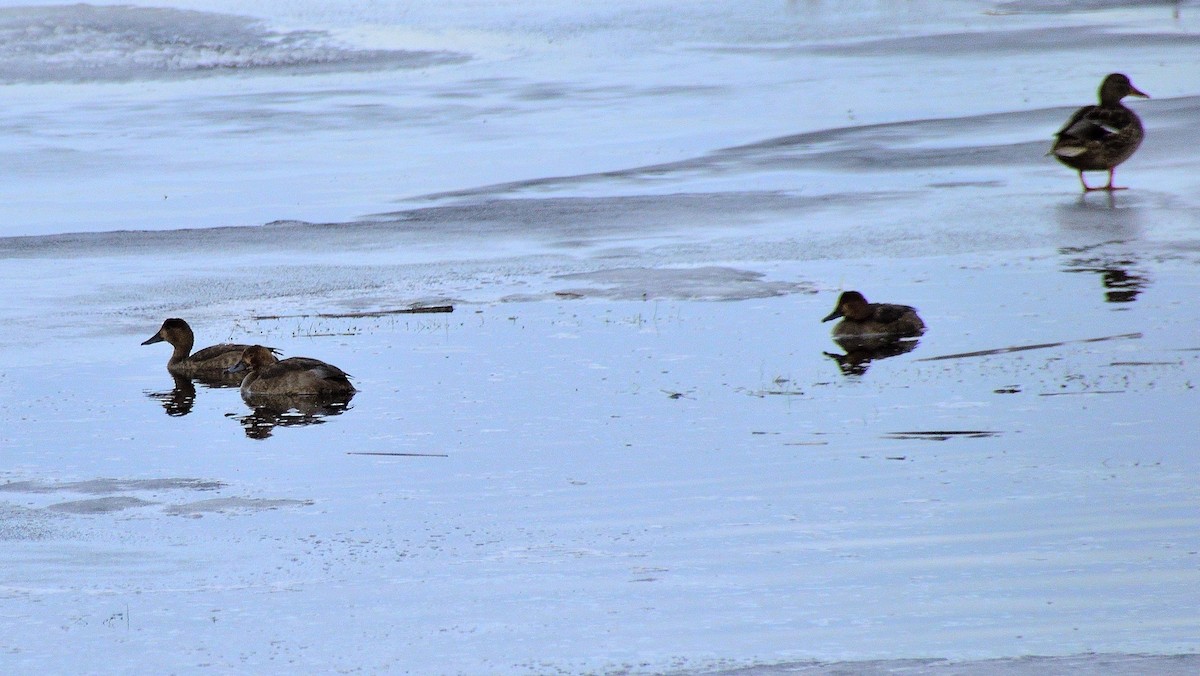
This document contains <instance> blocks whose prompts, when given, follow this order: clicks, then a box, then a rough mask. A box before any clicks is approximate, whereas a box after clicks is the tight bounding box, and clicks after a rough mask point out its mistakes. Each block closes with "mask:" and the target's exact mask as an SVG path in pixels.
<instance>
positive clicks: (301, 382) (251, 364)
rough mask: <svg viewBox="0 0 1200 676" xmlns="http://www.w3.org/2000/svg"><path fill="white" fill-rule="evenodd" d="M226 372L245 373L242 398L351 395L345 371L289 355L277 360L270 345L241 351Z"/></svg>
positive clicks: (323, 363)
mask: <svg viewBox="0 0 1200 676" xmlns="http://www.w3.org/2000/svg"><path fill="white" fill-rule="evenodd" d="M228 372H229V373H243V372H245V373H246V376H245V377H244V378H243V379H242V397H245V398H249V397H254V396H256V395H260V396H261V395H290V396H301V395H315V396H324V397H346V396H349V395H352V394H354V392H355V389H354V386H353V385H351V384H350V380H349V378H350V376H349V375H347V374H346V372H345V371H343V370H341V369H340V368H338V367H336V366H334V365H332V364H326V363H325V362H323V361H321V360H319V359H310V358H308V357H288V358H287V359H284V360H280V359H278V358H277V357H276V356H275V354H274V353H272V352H271V350H270V349H269V348H265V347H263V346H262V345H251V346H250V347H247V348H246V349H245V350H243V351H242V355H241V358H239V359H238V361H237V363H236V364H234V365H233V366H230V367H229V369H228Z"/></svg>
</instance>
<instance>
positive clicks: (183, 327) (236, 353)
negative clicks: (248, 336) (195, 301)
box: [142, 317, 250, 384]
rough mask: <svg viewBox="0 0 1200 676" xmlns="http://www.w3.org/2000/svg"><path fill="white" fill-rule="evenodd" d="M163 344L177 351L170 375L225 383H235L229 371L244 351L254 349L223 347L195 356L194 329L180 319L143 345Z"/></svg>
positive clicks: (170, 321)
mask: <svg viewBox="0 0 1200 676" xmlns="http://www.w3.org/2000/svg"><path fill="white" fill-rule="evenodd" d="M163 341H166V342H167V343H169V344H170V345H171V346H172V347H174V348H175V351H174V352H172V353H171V358H170V359H169V360H167V371H169V372H170V373H171V375H176V376H183V377H185V378H199V379H202V380H216V381H225V382H229V381H231V380H232V379H231V378H230V377H229V376H228V375H227V374H226V373H225V369H227V368H229V367H230V366H233V365H234V364H236V363H237V361H238V359H240V358H241V356H242V351H243V350H245V349H246V348H247V347H250V346H249V345H239V344H235V343H221V344H220V345H212V346H210V347H206V348H204V349H203V350H199V351H197V352H195V353H194V354H193V353H192V345H193V344H195V341H196V336H195V334H193V333H192V327H190V326H188V323H187V322H185V321H183V320H182V319H179V318H177V317H172V318H170V319H168V320H166V321H165V322H163V323H162V327H161V328H159V329H158V333H156V334H154V335H153V336H150V337H149V338H147V339H146V340H145V341H143V342H142V345H150V344H153V343H161V342H163ZM230 384H232V383H230Z"/></svg>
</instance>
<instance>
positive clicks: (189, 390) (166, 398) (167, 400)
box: [146, 374, 238, 417]
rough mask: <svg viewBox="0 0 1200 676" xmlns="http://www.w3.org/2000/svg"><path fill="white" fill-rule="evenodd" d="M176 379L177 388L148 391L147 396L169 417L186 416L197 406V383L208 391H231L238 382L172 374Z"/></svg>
mask: <svg viewBox="0 0 1200 676" xmlns="http://www.w3.org/2000/svg"><path fill="white" fill-rule="evenodd" d="M171 377H172V378H174V379H175V387H173V388H171V389H170V390H165V391H157V392H156V391H153V390H147V391H146V396H147V397H149V398H151V399H156V400H158V402H159V403H160V404H162V407H163V410H164V411H166V413H167V415H169V416H172V417H178V416H184V415H187V414H189V413H191V412H192V408H194V407H195V405H196V383H200V384H201V385H202V386H204V387H205V388H207V389H214V390H218V389H229V388H232V387H237V385H238V383H237V382H236V381H231V380H225V379H217V380H208V379H204V378H196V379H194V380H193V379H192V378H185V377H183V376H178V375H175V374H171Z"/></svg>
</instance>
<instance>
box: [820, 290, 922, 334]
mask: <svg viewBox="0 0 1200 676" xmlns="http://www.w3.org/2000/svg"><path fill="white" fill-rule="evenodd" d="M839 317H841V318H842V321H840V322H838V323H837V325H836V326H834V327H833V338H834V340H841V339H887V340H897V339H900V338H915V337H917V336H919V335H921V334H922V333H925V322H923V321H921V318H920V317H918V316H917V311H916V310H915V309H913V308H911V307H909V306H907V305H893V304H891V303H868V302H867V299H866V297H864V296H863V295H862V294H861V293H859V292H857V291H846V292H844V293H842V295H841V296H839V297H838V300H837V305H836V306H835V307H834V308H833V312H830V313H829V315H828V316H826V317H825V318H824V319H822V320H821V321H822V322H827V321H830V320H832V319H837V318H839Z"/></svg>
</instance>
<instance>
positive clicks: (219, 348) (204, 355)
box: [189, 343, 249, 366]
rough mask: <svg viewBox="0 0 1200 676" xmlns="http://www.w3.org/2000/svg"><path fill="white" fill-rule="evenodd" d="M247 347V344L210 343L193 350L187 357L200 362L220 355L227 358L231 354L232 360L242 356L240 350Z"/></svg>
mask: <svg viewBox="0 0 1200 676" xmlns="http://www.w3.org/2000/svg"><path fill="white" fill-rule="evenodd" d="M247 347H249V346H248V345H236V344H233V343H221V344H220V345H210V346H208V347H206V348H204V349H203V350H198V351H196V352H193V353H192V356H191V357H190V358H189V359H190V360H191V361H194V362H202V361H209V360H210V359H218V358H220V357H226V358H228V357H230V356H232V357H234V361H237V358H238V357H241V356H242V350H245V349H246V348H247ZM232 365H233V364H232V362H231V363H230V366H232Z"/></svg>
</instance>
